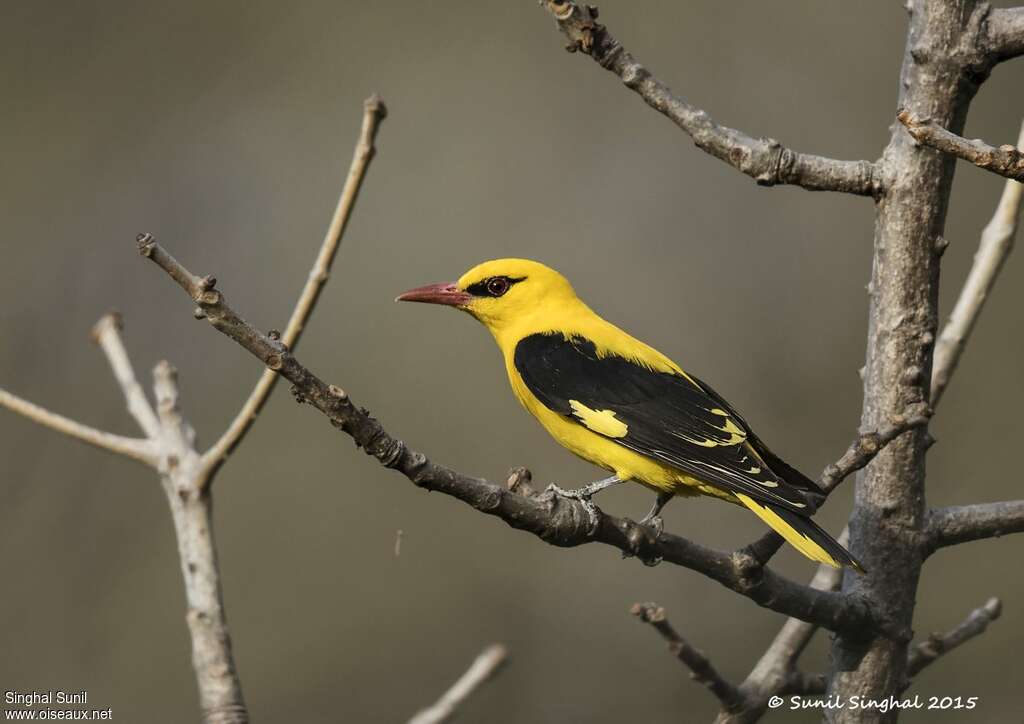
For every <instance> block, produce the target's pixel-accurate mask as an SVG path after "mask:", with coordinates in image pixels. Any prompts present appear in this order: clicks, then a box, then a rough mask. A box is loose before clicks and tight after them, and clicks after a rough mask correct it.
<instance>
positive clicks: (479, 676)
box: [409, 644, 508, 724]
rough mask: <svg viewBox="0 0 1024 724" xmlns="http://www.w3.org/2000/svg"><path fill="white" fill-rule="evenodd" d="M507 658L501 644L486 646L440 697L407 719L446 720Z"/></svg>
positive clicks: (422, 723) (418, 723)
mask: <svg viewBox="0 0 1024 724" xmlns="http://www.w3.org/2000/svg"><path fill="white" fill-rule="evenodd" d="M507 658H508V651H507V650H506V649H505V647H504V646H502V645H501V644H492V645H491V646H488V647H487V648H486V649H484V650H483V652H482V653H481V654H480V655H479V656H477V657H476V660H474V661H473V664H472V665H471V666H470V667H469V669H468V670H467V671H466V673H465V674H463V675H462V676H460V677H459V680H458V681H456V682H455V683H454V684H452V687H451V688H450V689H448V691H446V692H445V693H444V694H443V695H442V696H441V698H440V699H438V700H437V701H436V702H435V703H434V704H432V705H431V706H430V707H428V708H426V709H424V710H422V711H420V712H418V713H417V714H416V716H414V717H413V718H412V719H410V720H409V724H440V723H441V722H444V721H448V719H450V718H451V717H452V715H454V714H455V713H456V712H457V711H458V708H459V707H460V706H461V705H462V704H463V702H465V701H466V699H468V698H469V697H470V696H472V694H473V692H474V691H476V690H477V689H478V688H480V686H481V685H482V684H483V683H484V682H486V681H487V680H488V679H490V678H492V677H493V676H494V675H495V674H496V673H497V671H498V669H499V668H500V667H501V665H502V664H504V663H505V660H506V659H507Z"/></svg>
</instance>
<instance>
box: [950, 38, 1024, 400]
mask: <svg viewBox="0 0 1024 724" xmlns="http://www.w3.org/2000/svg"><path fill="white" fill-rule="evenodd" d="M1022 35H1024V31H1022ZM1017 145H1018V147H1019V148H1021V149H1024V124H1022V125H1021V132H1020V138H1019V139H1018V141H1017ZM1022 200H1024V184H1021V183H1020V182H1019V181H1013V180H1009V179H1008V180H1007V181H1006V184H1005V185H1004V187H1003V195H1002V197H1001V198H1000V199H999V206H997V207H996V211H995V214H994V215H993V216H992V220H991V221H989V222H988V225H987V226H986V227H985V229H984V231H982V232H981V241H980V242H979V244H978V251H977V253H976V254H975V255H974V264H973V265H972V266H971V271H970V272H969V273H968V275H967V281H965V282H964V287H963V289H962V290H961V291H960V296H959V298H958V299H957V301H956V306H955V307H953V312H952V314H950V315H949V321H948V322H947V323H946V326H945V328H944V329H943V330H942V334H940V335H939V340H938V342H936V344H935V357H934V362H933V363H932V389H931V404H932V407H935V406H936V405H938V404H939V400H940V399H942V394H943V393H944V392H945V391H946V386H947V385H949V380H950V378H951V377H952V376H953V372H955V371H956V368H957V365H958V364H959V363H960V356H961V355H962V354H963V352H964V349H965V348H966V346H967V340H968V339H969V338H970V336H971V332H972V331H973V330H974V325H975V324H976V323H977V321H978V317H979V316H980V315H981V310H982V309H983V308H984V306H985V302H986V300H987V299H988V296H989V294H990V293H991V291H992V288H993V287H994V286H995V283H996V278H997V277H998V276H999V272H1000V270H1002V268H1003V263H1004V262H1005V261H1006V259H1007V257H1008V256H1009V255H1010V252H1011V251H1012V250H1013V242H1014V237H1015V236H1016V234H1017V225H1018V223H1019V221H1020V209H1021V202H1022Z"/></svg>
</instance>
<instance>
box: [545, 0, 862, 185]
mask: <svg viewBox="0 0 1024 724" xmlns="http://www.w3.org/2000/svg"><path fill="white" fill-rule="evenodd" d="M542 4H543V5H545V6H546V8H547V10H548V11H549V12H550V13H551V14H552V15H553V16H554V17H555V19H556V20H557V22H558V27H559V29H560V30H561V31H562V33H563V34H564V35H565V36H566V38H568V40H569V44H568V46H567V50H569V51H572V52H576V51H580V52H582V53H585V54H587V55H589V56H590V57H592V58H593V59H594V60H595V61H597V62H598V63H599V64H600V65H601V67H602V68H605V69H606V70H609V71H611V72H612V73H614V74H615V75H617V76H618V77H619V78H620V79H621V80H622V82H623V83H624V84H625V85H626V87H627V88H629V89H630V90H633V91H635V92H636V93H637V94H638V95H639V96H640V97H641V98H643V99H644V101H645V102H646V103H647V104H648V105H649V106H651V107H652V108H654V109H655V110H657V111H658V112H660V113H662V114H663V115H665V116H666V117H668V118H669V119H670V120H671V121H673V122H674V123H675V124H676V125H677V126H679V127H680V128H681V129H682V130H683V131H685V132H686V133H687V134H689V135H690V137H691V138H693V141H694V143H696V144H697V146H698V147H699V148H700V149H701V150H702V151H705V152H706V153H709V154H711V155H712V156H714V157H715V158H718V159H720V160H722V161H725V162H726V163H727V164H729V165H730V166H732V167H734V168H736V169H738V170H739V171H741V172H743V173H745V174H746V175H748V176H751V177H752V178H754V180H755V181H757V183H758V184H761V185H763V186H774V185H776V184H793V185H796V186H801V187H803V188H805V189H808V190H810V191H841V192H845V193H851V194H859V195H862V196H875V197H877V196H879V195H880V194H881V193H882V186H881V178H880V176H879V174H878V173H876V165H875V164H873V163H871V162H869V161H839V160H836V159H832V158H824V157H822V156H814V155H811V154H806V153H798V152H796V151H793V150H790V149H788V148H786V147H784V146H783V145H782V144H780V143H779V142H778V141H776V140H774V139H771V138H752V137H751V136H748V135H747V134H745V133H743V132H742V131H738V130H736V129H734V128H728V127H726V126H720V125H718V124H717V123H715V122H714V121H713V120H712V119H711V117H710V116H709V115H708V114H707V113H706V112H705V111H703V110H701V109H699V108H696V107H694V106H691V105H690V104H689V103H687V102H686V101H684V100H683V99H682V98H680V97H678V96H675V95H673V94H672V91H671V90H670V89H669V87H668V86H667V85H666V84H665V83H663V82H662V81H660V80H658V79H657V78H655V77H654V75H652V74H651V72H650V71H649V70H648V69H647V68H646V67H644V66H643V65H641V63H640V62H639V61H638V60H637V59H636V58H634V57H633V55H632V54H631V53H629V52H628V51H627V50H626V49H625V48H623V47H622V44H621V43H619V41H618V40H616V39H615V38H614V37H612V35H611V33H609V32H608V29H607V28H606V27H605V26H604V25H602V24H601V23H599V22H597V8H595V7H594V6H592V5H586V4H582V3H577V2H575V1H574V0H543V2H542Z"/></svg>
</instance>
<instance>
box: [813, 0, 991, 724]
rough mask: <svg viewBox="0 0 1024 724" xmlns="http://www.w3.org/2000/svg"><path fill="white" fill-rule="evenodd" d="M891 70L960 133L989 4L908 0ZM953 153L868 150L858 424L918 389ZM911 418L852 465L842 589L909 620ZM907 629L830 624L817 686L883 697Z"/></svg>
mask: <svg viewBox="0 0 1024 724" xmlns="http://www.w3.org/2000/svg"><path fill="white" fill-rule="evenodd" d="M909 11H910V28H909V33H908V37H907V46H906V53H905V56H904V61H903V68H902V71H901V74H900V98H899V101H900V102H899V105H900V106H901V107H902V108H905V109H907V110H909V111H910V112H911V113H913V114H915V115H918V116H921V117H925V118H930V119H933V120H934V121H935V122H936V123H937V124H939V125H941V126H942V127H943V128H948V129H950V130H952V131H953V132H954V133H958V134H959V133H960V132H961V131H962V129H963V127H964V121H965V119H966V117H967V110H968V107H969V105H970V102H971V99H972V98H973V97H974V95H975V93H976V92H977V89H978V86H979V84H980V83H981V82H982V81H983V80H984V78H985V77H986V76H987V74H988V71H989V70H990V68H991V63H992V61H991V60H990V57H989V54H988V53H987V52H986V51H985V49H984V47H983V46H984V43H983V39H984V38H983V29H984V27H985V21H986V17H987V14H988V11H989V8H988V6H987V4H984V3H979V2H977V1H976V0H956V1H955V2H951V1H949V0H916V1H915V2H912V3H910V7H909ZM954 167H955V159H953V158H952V157H950V156H947V155H945V154H943V153H940V152H938V151H935V150H933V149H931V148H926V147H921V146H919V145H918V144H917V143H915V141H914V139H913V138H911V136H910V135H909V134H908V133H907V131H906V130H905V129H904V127H903V126H902V125H900V124H894V125H893V130H892V137H891V140H890V142H889V145H888V147H887V148H886V149H885V153H884V154H883V156H882V159H881V161H880V173H881V175H882V179H883V181H882V183H883V186H884V187H885V189H886V193H885V194H884V196H882V197H881V198H880V199H879V200H878V202H877V216H876V224H875V255H874V264H873V269H872V274H871V283H870V286H869V289H870V298H871V299H870V311H869V330H868V342H867V362H866V367H865V374H864V410H863V416H862V424H863V425H864V426H865V427H868V428H870V427H872V426H875V425H877V424H879V423H880V422H884V421H885V420H886V419H888V418H889V417H890V416H892V415H895V414H898V413H899V412H900V411H901V410H904V409H906V407H907V406H908V405H910V404H913V403H916V402H921V401H927V400H928V395H929V381H930V379H931V371H932V351H933V346H934V342H935V335H936V327H937V322H938V291H939V258H940V255H941V250H942V243H941V241H940V240H941V238H942V234H943V228H944V226H945V222H946V211H947V208H948V203H949V194H950V189H951V187H952V183H953V171H954ZM928 442H929V438H928V434H927V431H926V430H925V429H923V428H919V429H917V430H914V431H912V432H910V433H908V434H907V435H904V436H902V437H900V438H899V439H897V440H895V441H894V442H893V443H892V444H891V445H889V446H888V447H886V449H885V450H883V451H882V452H881V453H879V455H878V456H877V457H876V458H875V460H874V462H873V464H872V465H871V466H870V467H868V468H866V469H865V470H864V471H863V472H862V473H861V474H860V476H859V478H858V481H857V487H856V496H855V507H854V511H853V516H852V517H851V521H850V542H851V546H852V550H853V553H854V555H856V556H858V558H859V559H860V560H861V561H863V563H864V565H865V567H866V568H867V569H868V570H869V571H871V575H869V576H846V577H845V580H844V586H843V590H844V591H846V592H848V593H856V594H860V595H862V596H864V597H865V599H866V600H868V601H870V602H871V605H872V606H874V607H875V608H876V610H878V611H880V612H882V613H883V615H885V616H886V617H888V618H890V619H891V620H892V621H894V622H896V623H897V624H898V626H897V628H904V629H905V630H906V631H910V627H911V622H912V619H913V613H914V599H915V595H916V592H917V584H918V580H919V577H920V571H921V564H922V562H923V560H924V557H925V556H924V551H923V545H922V541H923V537H924V536H923V533H924V526H925V522H926V515H925V513H926V508H925V487H924V484H925V453H926V451H927V448H928ZM908 643H909V641H908V638H906V637H903V636H898V637H888V636H875V637H858V636H851V635H848V634H840V635H838V636H837V637H836V638H835V639H834V641H833V644H832V659H833V661H832V664H833V667H834V671H833V673H832V677H831V680H830V684H829V693H830V694H833V695H837V696H839V697H840V700H841V701H849V697H851V696H854V695H860V696H863V697H867V698H870V699H883V698H885V697H887V696H890V695H898V694H899V693H900V692H901V691H902V690H903V686H904V681H905V677H906V674H907V672H906V661H907V646H908ZM897 715H898V712H897V711H890V712H887V713H885V714H882V713H877V712H864V711H852V710H850V709H849V708H847V709H834V710H830V711H828V712H827V713H826V720H827V721H830V722H835V723H836V724H844V723H846V722H864V721H879V722H888V721H895V720H896V718H897Z"/></svg>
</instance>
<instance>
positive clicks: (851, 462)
mask: <svg viewBox="0 0 1024 724" xmlns="http://www.w3.org/2000/svg"><path fill="white" fill-rule="evenodd" d="M930 418H931V410H930V409H929V408H928V406H927V405H925V404H923V403H918V404H914V405H911V406H910V407H909V408H907V410H906V411H905V412H904V413H903V414H902V415H900V416H898V417H896V418H894V419H893V420H891V421H890V422H889V424H888V425H886V426H885V427H883V428H881V429H879V430H874V431H872V432H864V433H861V434H860V435H858V436H857V439H856V440H854V441H853V442H852V443H850V447H848V448H847V449H846V452H845V453H843V456H842V457H841V458H839V459H838V460H837V461H835V462H834V463H829V465H827V466H826V467H825V469H824V470H823V471H822V473H821V477H819V478H818V485H819V486H820V487H821V489H822V490H823V491H824V492H825V495H828V494H830V493H831V492H832V491H833V490H835V489H836V488H838V487H839V485H840V483H842V482H843V481H844V480H846V479H847V478H848V477H849V476H850V475H852V474H853V473H855V472H857V471H858V470H860V469H861V468H863V467H865V466H866V465H867V464H868V463H870V462H871V461H872V460H874V458H875V456H876V455H878V453H880V452H881V451H882V450H884V449H885V446H886V445H888V444H889V443H891V442H892V441H893V440H895V439H896V438H898V437H899V436H900V435H902V434H903V433H905V432H907V431H909V430H913V429H914V428H917V427H922V426H924V425H927V424H928V420H929V419H930ZM783 543H784V541H783V539H782V536H781V535H779V534H778V533H776V532H775V531H769V532H768V533H765V534H764V535H763V536H761V537H760V538H758V539H757V540H756V541H754V542H753V543H750V544H749V545H747V546H746V547H744V548H743V549H741V552H742V553H745V554H747V555H749V556H751V557H752V558H753V559H754V560H755V561H758V562H760V563H761V564H765V563H767V562H768V561H769V560H771V557H772V556H774V555H775V554H776V553H777V552H778V550H779V548H780V547H781V546H782V544H783Z"/></svg>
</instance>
